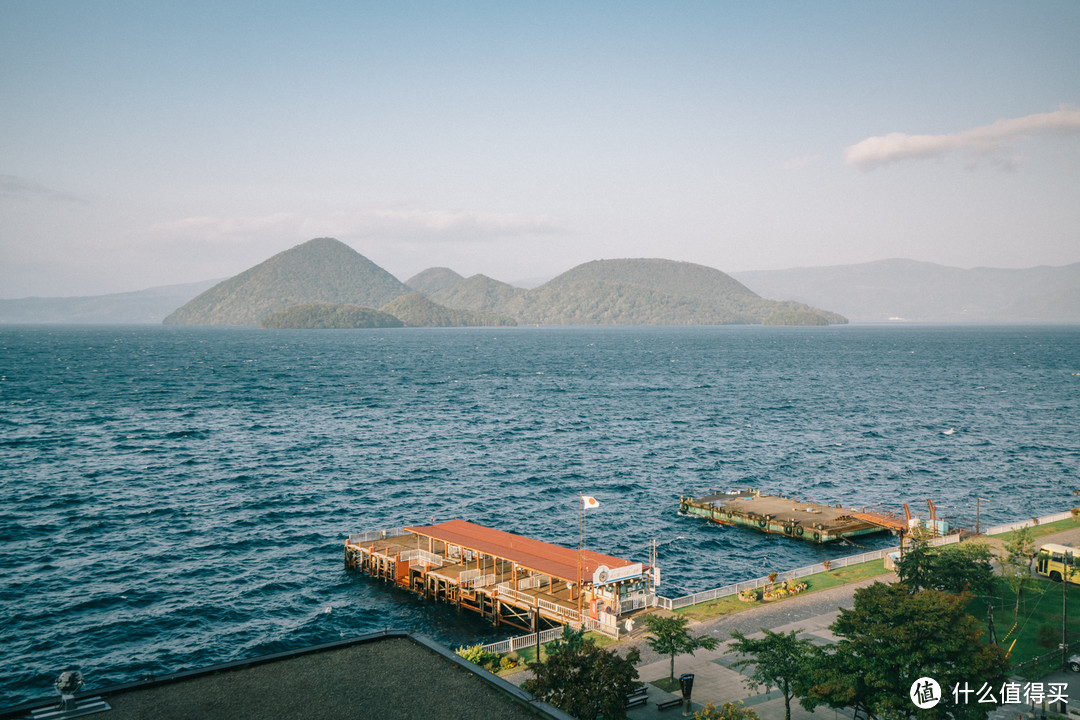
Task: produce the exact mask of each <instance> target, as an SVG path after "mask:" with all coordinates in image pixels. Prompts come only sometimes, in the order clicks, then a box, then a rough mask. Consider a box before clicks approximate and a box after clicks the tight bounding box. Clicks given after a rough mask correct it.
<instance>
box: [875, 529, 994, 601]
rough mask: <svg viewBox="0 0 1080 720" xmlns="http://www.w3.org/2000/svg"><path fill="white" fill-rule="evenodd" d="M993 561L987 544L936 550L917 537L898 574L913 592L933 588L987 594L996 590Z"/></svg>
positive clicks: (969, 544) (903, 558)
mask: <svg viewBox="0 0 1080 720" xmlns="http://www.w3.org/2000/svg"><path fill="white" fill-rule="evenodd" d="M992 558H993V555H992V554H991V552H990V548H989V547H988V546H987V545H986V544H985V543H978V542H966V543H957V544H955V545H946V546H944V547H940V548H932V547H930V546H929V545H928V544H927V543H926V542H925V540H923V539H921V538H913V540H912V544H911V546H910V547H909V548H908V550H907V551H906V552H905V553H904V555H903V557H901V558H900V562H899V563H897V566H896V574H897V576H899V578H900V582H902V583H903V584H904V585H906V586H907V587H908V590H909V591H911V592H918V591H919V590H924V589H933V590H941V591H942V592H948V593H954V594H956V593H961V592H963V591H964V590H969V591H971V592H973V593H975V594H978V595H984V594H988V593H990V592H992V591H993V588H994V568H993V566H992V565H991V560H992Z"/></svg>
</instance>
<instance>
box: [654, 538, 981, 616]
mask: <svg viewBox="0 0 1080 720" xmlns="http://www.w3.org/2000/svg"><path fill="white" fill-rule="evenodd" d="M956 542H960V536H959V535H947V536H944V537H936V538H933V539H931V540H930V543H929V544H930V545H931V546H935V547H936V546H940V545H951V544H953V543H956ZM899 550H900V548H899V547H891V548H886V549H884V550H872V551H870V552H865V553H861V554H859V555H848V556H847V557H841V558H836V559H835V560H830V561H829V567H828V568H826V567H825V564H824V563H818V564H816V565H808V566H806V567H801V568H796V569H795V570H788V571H787V572H782V573H777V574H776V580H777V581H781V580H796V579H798V578H801V577H806V576H807V575H815V574H817V573H822V572H827V571H828V570H835V569H837V568H842V567H847V566H849V565H858V564H859V563H864V562H870V561H871V560H881V559H882V558H883V557H885V556H886V555H888V554H889V553H894V552H898V551H899ZM767 582H769V578H768V577H760V578H755V579H753V580H745V581H743V582H738V583H734V584H732V585H725V586H723V587H719V588H715V589H713V590H703V591H701V592H697V593H694V594H693V595H684V596H683V597H679V598H665V597H661V596H659V595H658V596H656V606H657V607H661V608H663V609H665V610H674V609H675V608H681V607H688V606H690V605H697V604H699V603H703V602H709V601H711V600H717V599H719V598H722V597H729V596H731V595H735V594H736V593H738V592H739V591H740V590H752V589H754V588H757V587H761V586H763V585H764V584H765V583H767Z"/></svg>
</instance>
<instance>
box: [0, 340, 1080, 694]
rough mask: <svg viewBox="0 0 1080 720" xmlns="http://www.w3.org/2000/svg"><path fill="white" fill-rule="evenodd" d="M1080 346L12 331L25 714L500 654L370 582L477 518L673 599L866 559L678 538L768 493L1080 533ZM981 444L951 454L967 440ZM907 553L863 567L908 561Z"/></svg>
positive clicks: (2, 415)
mask: <svg viewBox="0 0 1080 720" xmlns="http://www.w3.org/2000/svg"><path fill="white" fill-rule="evenodd" d="M1078 421H1080V328H1075V327H1064V328H1062V327H1057V328H1055V327H1045V328H1044V327H1025V328H1006V327H1001V328H998V327H959V328H958V327H934V326H924V327H910V326H897V327H891V326H890V327H874V326H838V327H828V328H761V327H718V328H717V327H695V328H511V329H508V328H499V329H449V330H419V329H417V330H360V331H259V330H254V329H196V328H166V327H134V326H133V327H18V326H8V327H3V328H0V473H2V474H0V487H2V493H0V597H2V598H3V601H2V605H0V706H6V705H9V704H13V703H16V702H20V701H22V700H25V699H28V698H31V697H40V696H47V695H49V694H51V692H52V690H51V681H52V679H53V678H54V677H55V675H56V674H57V673H58V672H59V671H60V670H62V669H66V668H69V667H78V668H80V669H81V670H82V671H83V673H84V674H85V675H86V677H87V681H88V684H87V686H88V687H101V686H104V685H106V684H111V683H114V682H121V681H128V680H134V679H138V678H139V677H143V676H146V675H152V674H161V673H165V672H173V671H177V670H181V669H185V668H190V667H197V666H200V665H205V664H208V663H214V662H222V661H227V660H232V659H238V658H242V657H248V656H252V655H257V654H263V653H267V652H273V651H278V650H284V649H288V648H293V647H300V646H304V645H308V644H312V643H316V642H322V641H328V640H333V639H337V638H340V637H348V636H352V635H356V634H360V633H364V632H370V631H372V630H377V629H381V628H383V627H392V628H406V629H414V630H421V631H423V632H425V633H427V634H429V635H431V636H432V637H434V638H435V639H437V640H439V641H441V642H444V643H446V644H448V645H451V646H454V645H458V644H461V643H464V642H466V641H476V640H479V639H495V638H502V637H504V636H505V634H506V633H505V630H500V631H495V630H494V629H493V628H491V626H490V625H489V624H488V623H486V622H485V621H483V620H481V619H480V618H478V617H476V616H473V615H472V614H469V613H466V614H458V613H457V612H456V611H454V610H453V609H451V608H449V607H447V606H444V605H434V604H431V603H425V602H423V601H420V600H418V599H415V598H414V597H412V596H410V595H408V594H407V593H404V592H401V591H397V590H395V589H393V588H388V587H386V586H384V585H382V584H379V583H375V582H372V581H370V580H368V579H365V578H363V577H360V576H357V575H355V574H350V573H347V572H345V571H344V569H343V542H344V538H345V536H346V535H347V534H348V533H349V532H351V531H358V530H367V529H379V528H388V527H396V526H400V525H403V524H414V523H426V522H428V521H429V520H430V519H431V518H434V519H435V520H436V521H439V520H447V519H451V518H455V517H459V518H463V519H467V520H471V521H474V522H478V523H482V524H487V525H492V526H494V527H498V528H500V529H503V530H507V531H511V532H516V533H520V534H524V535H529V536H532V537H536V538H539V539H542V540H546V541H549V542H556V543H561V544H566V545H575V544H576V542H577V532H578V527H577V504H576V502H577V494H578V492H584V493H586V494H589V495H593V496H595V497H596V498H597V499H598V500H599V501H600V503H601V506H600V508H599V509H597V510H593V511H590V512H589V514H588V521H587V539H586V543H587V545H588V546H589V547H591V548H593V549H596V550H600V551H602V552H607V553H610V554H613V555H617V556H623V557H628V558H632V559H636V560H642V561H645V560H647V559H648V552H649V545H650V543H651V542H652V541H653V540H655V541H656V543H657V545H658V549H659V564H660V566H661V568H662V570H663V579H664V586H663V587H661V589H660V592H661V593H662V594H664V595H668V596H670V597H675V596H678V595H681V594H685V593H686V592H690V591H695V590H703V589H707V588H711V587H716V586H719V585H722V584H725V583H727V582H731V581H735V580H740V579H747V578H752V577H757V576H760V575H762V574H764V573H766V572H768V571H770V570H783V569H787V568H791V567H798V566H802V565H806V564H810V563H813V562H818V561H820V560H822V559H825V558H828V557H836V556H840V555H848V554H852V553H854V552H859V551H860V550H861V549H862V548H861V547H857V546H854V545H831V546H827V547H815V546H811V545H808V544H804V543H799V542H793V541H790V540H787V539H784V538H778V537H773V536H763V535H758V534H756V533H754V532H752V531H748V530H744V529H739V528H724V527H717V526H709V525H707V524H706V523H704V522H702V521H700V520H697V519H694V518H689V517H683V516H680V515H679V514H678V513H677V510H678V500H679V496H680V494H699V493H703V492H707V491H709V490H711V489H733V488H744V487H747V486H752V487H756V488H760V489H762V490H764V491H768V492H775V493H784V494H795V495H797V496H799V497H802V498H807V499H810V500H815V501H818V502H830V503H836V502H840V503H844V504H845V505H854V506H858V507H863V506H865V507H877V506H881V507H882V508H884V509H890V510H900V503H902V502H908V503H909V504H910V505H911V507H912V509H913V510H915V511H919V512H921V511H923V510H924V508H925V506H926V499H927V498H931V499H933V500H934V502H935V503H936V504H937V506H938V508H939V514H940V515H944V516H947V517H951V518H953V520H954V521H955V522H958V523H961V524H964V525H971V526H973V525H974V524H975V497H976V496H981V497H983V498H985V500H984V501H983V502H982V503H981V509H982V512H981V518H980V519H981V521H982V522H983V523H984V524H986V523H994V522H1005V521H1010V520H1013V519H1017V518H1027V517H1032V516H1037V515H1042V514H1048V513H1051V512H1059V511H1062V510H1065V509H1067V508H1069V507H1071V506H1072V505H1073V504H1074V503H1075V502H1077V501H1076V499H1075V498H1074V487H1076V486H1077V485H1080V479H1078V477H1077V469H1078V465H1080V427H1078V426H1080V422H1078ZM950 430H951V431H952V432H948V431H950ZM892 542H893V538H891V537H889V536H888V535H885V536H878V537H875V538H871V539H868V540H865V541H860V545H863V546H870V547H881V546H884V545H888V544H891V543H892Z"/></svg>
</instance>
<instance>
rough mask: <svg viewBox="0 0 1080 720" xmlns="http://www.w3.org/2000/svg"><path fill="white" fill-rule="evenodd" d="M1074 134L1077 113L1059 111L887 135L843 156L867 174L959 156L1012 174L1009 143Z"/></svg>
mask: <svg viewBox="0 0 1080 720" xmlns="http://www.w3.org/2000/svg"><path fill="white" fill-rule="evenodd" d="M1077 133H1080V109H1076V108H1071V107H1061V108H1059V109H1058V110H1055V111H1054V112H1049V113H1039V114H1035V115H1026V116H1024V117H1020V118H1011V119H1005V120H998V121H997V122H995V123H992V124H990V125H983V126H981V127H977V128H972V129H970V130H963V131H961V132H955V133H947V134H944V135H908V134H907V133H889V134H888V135H879V136H876V137H870V138H867V139H865V140H863V141H862V142H859V143H856V144H854V145H852V146H850V147H849V148H847V150H845V156H846V159H847V162H848V164H849V165H854V166H855V167H857V168H859V169H860V170H864V171H869V170H873V169H875V168H878V167H881V166H882V165H888V164H889V163H895V162H901V161H903V160H915V159H927V158H943V157H945V156H947V155H949V154H950V153H953V152H960V153H962V154H963V155H965V156H966V157H967V158H969V160H977V159H979V158H989V159H990V160H991V162H992V163H993V164H994V165H996V166H998V167H1000V168H1002V169H1007V170H1011V169H1014V168H1015V167H1016V165H1017V164H1019V159H1018V158H1017V157H1016V156H1015V154H1014V153H1013V151H1012V149H1011V147H1010V145H1009V143H1010V141H1014V140H1020V139H1023V138H1027V137H1030V136H1032V135H1048V134H1077Z"/></svg>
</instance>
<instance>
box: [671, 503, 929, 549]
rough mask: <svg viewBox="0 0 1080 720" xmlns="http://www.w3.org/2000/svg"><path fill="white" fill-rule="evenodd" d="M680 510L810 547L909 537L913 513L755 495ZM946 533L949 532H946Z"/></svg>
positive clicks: (687, 506)
mask: <svg viewBox="0 0 1080 720" xmlns="http://www.w3.org/2000/svg"><path fill="white" fill-rule="evenodd" d="M930 509H931V514H932V520H933V522H934V525H932V526H931V529H932V531H934V534H943V531H942V527H939V526H940V525H942V523H941V521H937V520H936V518H934V517H933V510H934V507H933V503H931V504H930ZM679 511H680V512H683V513H686V514H688V515H697V516H698V517H703V518H706V519H708V520H711V521H712V522H715V523H719V524H721V525H741V526H743V527H748V528H753V529H754V530H758V531H760V532H765V533H774V534H777V535H786V536H788V537H791V538H795V539H798V540H805V541H807V542H812V543H826V542H830V541H832V540H839V539H841V538H850V537H856V536H858V535H868V534H870V533H877V532H884V531H892V532H895V533H898V534H905V533H906V532H907V531H908V529H909V527H910V524H911V521H912V520H911V514H910V513H909V512H908V510H907V506H905V508H904V515H903V516H901V515H894V514H889V513H884V512H867V511H866V509H865V508H863V509H862V510H859V511H856V510H852V509H849V508H844V507H841V506H839V505H837V506H835V507H834V506H832V505H820V504H818V503H812V502H807V501H805V500H797V499H795V498H789V497H784V496H782V495H765V494H762V493H760V492H758V491H756V490H740V491H732V492H727V493H712V494H710V495H706V496H704V497H700V498H692V497H683V498H680V499H679ZM944 530H947V527H945V528H944Z"/></svg>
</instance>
